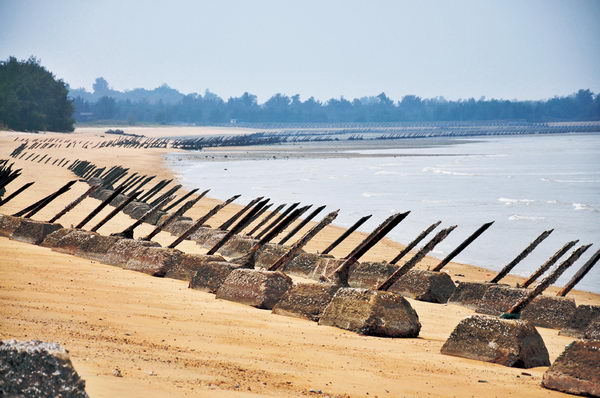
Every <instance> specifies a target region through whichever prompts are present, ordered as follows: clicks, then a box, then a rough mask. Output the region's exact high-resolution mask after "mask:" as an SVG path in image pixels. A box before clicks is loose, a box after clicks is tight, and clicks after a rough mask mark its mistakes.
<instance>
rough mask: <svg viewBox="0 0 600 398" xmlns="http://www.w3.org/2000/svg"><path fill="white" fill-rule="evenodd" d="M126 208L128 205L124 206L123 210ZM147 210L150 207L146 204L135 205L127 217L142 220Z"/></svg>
mask: <svg viewBox="0 0 600 398" xmlns="http://www.w3.org/2000/svg"><path fill="white" fill-rule="evenodd" d="M132 203H135V202H132ZM128 206H129V205H127V206H125V208H127V207H128ZM148 210H150V206H148V205H147V204H145V203H137V205H136V206H135V207H133V208H132V209H131V213H129V216H130V217H131V218H134V219H136V220H139V219H140V218H142V217H143V216H144V214H146V213H147V212H148ZM126 214H127V213H126Z"/></svg>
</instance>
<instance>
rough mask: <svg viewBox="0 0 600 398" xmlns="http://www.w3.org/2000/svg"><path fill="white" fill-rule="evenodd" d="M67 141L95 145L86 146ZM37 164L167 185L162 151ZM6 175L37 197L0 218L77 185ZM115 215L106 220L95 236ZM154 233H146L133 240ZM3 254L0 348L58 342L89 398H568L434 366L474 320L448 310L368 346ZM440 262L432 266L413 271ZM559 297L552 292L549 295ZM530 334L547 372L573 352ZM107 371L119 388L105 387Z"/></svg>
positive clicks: (164, 283) (497, 371)
mask: <svg viewBox="0 0 600 398" xmlns="http://www.w3.org/2000/svg"><path fill="white" fill-rule="evenodd" d="M64 136H66V137H67V138H71V139H74V138H76V139H80V138H81V139H84V137H85V139H90V140H92V139H99V137H98V136H94V135H80V134H78V135H77V136H73V135H64ZM30 137H31V138H32V139H34V138H45V137H44V136H30ZM13 139H14V135H13V136H6V135H0V158H8V159H10V160H11V161H12V160H13V158H9V157H8V156H7V155H8V154H9V153H10V152H11V151H12V150H13V149H14V148H15V147H16V146H17V145H18V144H17V143H16V142H13ZM43 151H44V150H39V152H40V153H42V152H43ZM45 152H47V153H50V154H51V156H53V157H54V156H57V154H60V157H64V156H68V157H69V158H70V159H75V158H80V159H86V160H90V161H92V162H94V163H96V164H97V165H99V166H105V165H106V166H111V165H114V164H123V165H125V166H126V167H129V168H130V169H131V171H139V172H143V173H144V174H150V173H149V170H152V173H151V174H157V175H158V177H157V179H159V178H160V179H162V178H173V177H176V175H175V173H174V172H173V171H172V170H170V169H169V168H168V167H167V166H168V165H167V164H166V162H165V161H164V160H163V155H164V154H166V153H168V152H173V151H172V150H170V149H169V150H163V149H126V148H102V149H97V150H91V149H90V150H83V149H81V148H79V147H77V148H75V149H71V148H69V149H66V150H62V149H59V150H53V149H49V150H46V151H45ZM15 166H17V167H23V175H22V176H21V177H20V178H19V179H18V180H17V182H15V183H13V184H14V185H13V184H11V186H9V190H8V192H12V190H14V189H15V187H18V186H20V185H22V184H23V183H25V182H27V181H33V180H35V181H37V182H36V185H34V187H35V188H32V189H30V190H28V191H26V192H25V193H23V194H22V195H21V196H19V197H18V198H16V199H15V200H14V202H11V203H9V204H7V205H6V206H4V207H3V208H0V212H2V213H5V214H12V213H14V212H15V211H17V210H20V209H21V208H23V207H24V206H26V205H29V204H31V203H32V202H33V201H35V200H36V199H39V198H40V197H42V196H44V195H47V194H48V193H50V192H52V191H53V190H55V189H56V188H58V187H59V186H60V185H62V184H64V182H66V181H67V180H70V179H73V174H72V173H71V172H69V171H68V170H66V169H63V168H57V167H51V166H49V165H43V164H38V163H32V162H31V161H24V160H23V159H21V160H17V161H15ZM208 188H209V187H206V189H208ZM86 189H87V184H85V183H81V182H78V183H76V184H75V185H74V188H73V189H72V190H71V191H70V192H69V193H68V194H66V195H65V196H64V197H62V198H61V199H60V200H57V201H56V203H52V204H51V205H49V206H48V208H45V209H44V210H42V211H41V212H40V213H38V214H36V216H34V219H40V220H45V219H48V218H49V217H50V216H51V215H52V214H54V213H56V212H57V211H59V210H60V209H62V207H64V205H65V204H66V203H68V202H69V201H70V200H72V199H73V198H75V197H77V195H79V194H80V193H82V192H84V191H85V190H86ZM241 193H242V194H244V192H241ZM209 195H210V193H209ZM245 199H247V200H250V199H251V198H250V197H249V196H248V197H247V198H245ZM217 202H219V200H216V199H213V198H208V197H207V198H204V199H202V200H201V201H200V202H198V203H197V205H196V206H195V207H194V208H193V209H192V210H191V211H190V212H189V216H191V217H193V218H197V217H199V216H200V215H202V214H204V213H205V212H206V210H207V209H208V208H211V207H212V206H214V205H215V204H216V203H217ZM97 203H98V201H96V200H94V199H90V198H87V199H85V200H84V201H83V202H82V204H81V205H80V206H78V207H76V208H75V209H74V210H73V211H72V212H70V213H68V214H67V215H66V216H65V217H64V219H61V220H60V222H61V224H63V225H64V226H68V225H71V224H75V223H77V222H78V221H80V220H81V219H82V217H83V216H84V215H85V214H86V211H89V210H90V209H91V208H93V206H94V205H95V204H97ZM240 208H241V207H240V205H239V204H237V205H234V204H232V205H230V206H228V207H226V208H225V209H224V210H223V212H222V214H221V213H219V214H218V215H217V216H216V217H215V219H214V220H211V222H209V224H211V225H213V226H214V225H218V224H219V223H220V222H222V221H224V220H225V219H226V218H228V217H229V216H231V215H232V214H233V213H234V212H235V211H236V210H237V209H240ZM110 210H112V209H105V210H104V211H103V212H102V213H100V214H99V215H98V216H97V217H95V218H94V220H93V221H92V223H91V224H90V225H92V224H93V223H94V222H95V221H96V220H98V219H100V218H101V217H103V216H104V215H105V214H107V213H108V212H109V211H110ZM131 222H132V219H130V218H129V217H128V216H126V215H124V214H119V215H117V217H115V219H114V220H112V221H111V222H109V223H108V224H106V225H105V226H103V227H102V228H101V229H100V230H99V232H100V233H102V234H103V235H106V234H109V233H112V232H118V231H120V230H122V229H123V228H125V227H126V226H128V225H129V224H130V223H131ZM309 225H314V224H313V223H312V222H311V223H309ZM305 228H307V227H305ZM151 229H152V228H151V227H150V226H149V225H147V224H144V225H142V226H141V227H140V228H139V232H138V230H136V232H138V233H139V234H143V233H147V232H149V231H150V230H151ZM342 231H343V228H341V227H336V226H330V227H328V228H327V229H326V230H324V231H322V232H321V233H320V234H319V235H317V237H316V238H315V240H314V241H312V242H311V243H310V244H309V245H308V247H307V248H306V249H307V251H315V250H322V249H323V248H324V247H325V246H326V245H327V244H328V243H330V242H331V241H332V240H333V239H335V238H336V237H337V236H338V235H339V234H340V233H341V232H342ZM364 236H366V234H365V233H355V234H352V236H351V238H349V239H348V241H346V242H344V243H343V244H342V245H341V246H340V247H339V248H337V249H336V250H335V251H334V252H333V254H334V255H335V256H336V257H339V256H340V255H343V254H345V253H347V252H348V251H349V250H351V249H352V248H353V247H354V246H355V245H356V244H358V243H359V242H360V241H361V240H362V238H363V237H364ZM173 239H174V237H173V236H171V235H170V234H167V233H164V232H161V233H160V234H159V235H157V238H156V239H155V240H156V241H157V242H159V243H160V244H161V245H163V246H164V245H165V244H168V243H170V242H171V241H172V240H173ZM402 247H403V245H401V244H400V243H398V242H394V241H391V240H389V239H385V240H384V241H382V242H380V243H379V244H378V245H377V246H375V247H374V248H373V249H372V250H371V251H370V252H369V253H368V255H367V256H365V258H364V260H373V261H378V260H384V259H386V260H389V259H390V258H392V257H393V255H395V254H397V253H398V251H399V250H400V249H401V248H402ZM180 249H181V250H182V251H184V252H190V253H202V252H205V250H203V249H202V248H200V247H199V246H197V245H196V244H195V243H194V242H192V241H185V242H184V243H183V244H182V245H181V247H180ZM0 252H2V253H3V255H2V256H0V286H2V287H1V288H0V316H2V319H4V320H5V321H4V322H1V323H0V338H2V339H7V338H17V339H23V340H27V339H32V338H36V339H41V340H49V341H57V342H59V343H61V344H62V345H63V346H65V348H67V349H68V350H69V351H70V353H71V358H72V361H73V363H74V365H75V368H76V369H77V370H78V372H79V373H80V375H81V376H82V377H83V378H84V379H85V380H86V381H87V391H88V393H89V394H90V396H91V397H95V398H97V397H111V396H124V395H127V396H132V397H151V398H152V397H160V396H165V395H169V396H174V397H189V396H211V397H212V396H216V397H220V396H223V397H224V396H228V397H229V396H234V397H235V396H239V397H249V396H265V395H269V396H302V395H306V396H312V395H314V393H311V392H310V390H311V389H312V390H315V391H316V390H322V391H323V394H324V395H327V396H331V397H340V398H341V397H364V396H366V395H367V393H368V394H369V396H379V397H394V396H416V395H425V394H427V393H430V394H431V395H432V396H437V397H444V398H446V397H448V398H449V397H452V396H464V395H467V394H471V395H475V396H494V395H497V396H506V395H509V394H519V395H520V396H524V397H547V396H548V397H554V396H556V397H560V396H564V395H563V394H561V393H558V392H555V391H550V390H546V389H543V388H542V387H541V386H540V385H539V383H540V381H541V377H542V374H543V373H544V371H545V370H546V369H547V368H546V367H539V368H533V369H528V370H526V372H527V373H528V374H530V375H531V376H525V375H523V374H522V371H523V369H516V368H506V367H503V366H499V365H493V364H490V363H486V362H478V361H472V360H467V359H464V358H456V357H448V356H444V355H441V354H440V353H439V348H440V347H441V345H442V344H443V342H444V341H445V339H446V338H447V337H448V335H449V333H450V332H451V331H452V329H453V328H454V327H455V326H456V324H457V323H458V322H459V321H460V320H461V319H462V318H464V317H466V316H468V315H471V314H472V313H473V311H471V310H469V309H466V308H464V307H460V306H457V305H452V304H432V303H425V302H419V301H415V300H412V299H408V300H409V302H410V303H411V305H413V306H414V308H415V309H416V311H417V313H418V314H419V318H420V321H421V323H422V325H423V329H422V331H421V334H420V336H419V338H417V339H385V338H376V337H366V336H360V335H357V334H354V333H351V332H346V331H343V330H340V329H336V328H331V327H325V326H319V325H317V324H315V323H313V322H309V321H306V320H302V319H298V318H288V317H283V316H278V315H273V314H271V313H270V312H268V311H263V310H258V309H255V308H251V307H247V306H243V305H240V304H236V303H232V302H227V301H222V300H216V299H215V298H214V296H213V295H210V294H207V293H203V292H199V291H195V290H191V289H188V288H187V283H185V282H183V281H178V280H171V279H164V278H153V277H150V276H147V275H144V274H140V273H136V272H131V271H126V270H123V269H120V268H117V267H111V266H108V265H104V264H100V263H97V262H94V261H90V260H85V259H81V258H77V257H73V256H69V255H65V254H61V253H57V252H53V251H51V250H50V249H47V248H43V247H39V246H32V245H29V244H25V243H21V242H16V241H11V240H8V239H7V238H0ZM436 261H438V260H437V259H433V258H432V257H427V258H426V259H424V260H423V262H422V263H420V264H419V266H418V267H417V268H419V269H423V268H426V267H428V266H431V265H432V264H433V263H435V262H436ZM445 270H446V271H447V272H448V273H450V275H451V276H452V279H453V280H460V281H482V280H484V279H489V277H490V276H491V275H493V272H492V271H489V270H486V269H482V268H480V267H477V266H473V265H467V264H460V263H451V264H449V265H448V267H447V269H445ZM459 275H464V276H459ZM523 279H524V278H520V277H517V276H514V275H509V276H508V277H507V278H506V279H505V280H504V281H505V282H506V283H510V284H511V285H514V284H515V283H516V282H518V281H522V280H523ZM556 291H557V288H556V287H551V288H550V289H549V290H548V293H549V294H555V292H556ZM569 297H572V298H574V299H575V300H576V301H577V303H578V304H595V305H599V304H600V295H598V294H595V293H590V292H584V291H579V290H573V292H572V293H570V294H569ZM538 330H539V332H540V334H541V335H542V337H543V339H544V341H545V343H546V345H547V347H548V351H549V352H550V358H551V360H554V359H556V357H557V356H558V355H559V354H560V353H561V352H562V350H563V348H564V346H565V345H566V344H569V343H570V342H571V341H573V340H574V339H573V338H570V337H566V336H559V335H558V331H556V330H551V329H545V328H538ZM283 353H285V355H283ZM115 367H118V368H119V369H120V370H121V372H122V373H123V375H124V377H122V378H117V377H114V376H112V372H113V370H114V369H115ZM480 380H485V382H480Z"/></svg>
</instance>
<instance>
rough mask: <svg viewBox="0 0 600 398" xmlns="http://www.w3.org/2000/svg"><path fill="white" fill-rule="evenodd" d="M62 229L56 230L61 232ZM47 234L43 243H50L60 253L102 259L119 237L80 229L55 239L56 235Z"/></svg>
mask: <svg viewBox="0 0 600 398" xmlns="http://www.w3.org/2000/svg"><path fill="white" fill-rule="evenodd" d="M63 230H64V229H62V230H59V231H56V232H55V233H54V234H56V233H57V232H60V233H62V231H63ZM54 234H52V235H53V236H52V237H51V236H49V237H48V238H50V239H45V240H44V242H42V244H43V245H49V243H50V242H53V243H52V249H53V250H54V251H57V252H61V253H68V254H71V255H74V256H80V257H84V258H89V259H92V260H98V261H102V259H103V258H104V256H105V255H106V253H107V252H108V251H109V250H110V248H111V247H112V246H113V245H114V244H115V243H117V242H118V241H119V240H120V239H121V238H118V237H116V236H104V235H100V234H99V233H96V232H90V231H84V230H80V229H71V230H70V232H69V233H66V234H64V235H63V236H62V238H60V239H58V240H56V239H55V238H56V236H54Z"/></svg>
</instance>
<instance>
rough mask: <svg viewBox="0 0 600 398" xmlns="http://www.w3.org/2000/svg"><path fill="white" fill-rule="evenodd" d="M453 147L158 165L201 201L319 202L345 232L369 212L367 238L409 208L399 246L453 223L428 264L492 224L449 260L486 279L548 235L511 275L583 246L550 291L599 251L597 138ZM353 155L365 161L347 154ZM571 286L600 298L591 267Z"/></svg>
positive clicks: (518, 139)
mask: <svg viewBox="0 0 600 398" xmlns="http://www.w3.org/2000/svg"><path fill="white" fill-rule="evenodd" d="M424 140H426V139H424ZM453 142H454V144H448V145H445V146H442V147H429V148H427V147H425V148H415V147H414V146H413V147H405V148H396V149H376V150H372V149H360V148H358V149H356V150H351V151H349V152H348V155H349V157H347V158H344V157H341V158H340V157H335V158H330V157H323V158H319V156H316V157H311V158H305V159H293V158H292V159H281V158H277V159H272V158H270V159H258V160H230V161H226V162H220V161H217V162H215V161H211V162H208V161H201V160H199V159H198V158H189V160H187V159H186V157H183V158H181V157H180V158H179V159H178V160H179V161H175V159H174V157H173V154H172V155H170V156H168V160H169V161H170V164H171V167H173V168H174V169H175V171H176V172H177V173H178V174H179V175H180V176H181V179H182V182H183V184H184V185H185V186H186V187H187V188H188V189H190V188H194V187H200V188H202V189H206V188H211V192H210V195H211V196H212V197H216V198H220V199H225V198H228V197H230V196H232V195H234V194H237V193H241V194H243V195H244V197H245V199H246V202H247V201H249V200H250V199H252V198H253V197H256V196H265V197H269V198H271V199H272V201H273V202H275V203H277V204H278V203H283V202H286V203H288V204H289V203H292V202H302V203H303V204H309V203H312V204H314V207H316V206H319V205H322V204H325V205H327V209H326V210H329V211H331V210H334V209H338V208H339V209H341V211H340V215H339V216H338V218H337V219H336V221H335V224H337V225H340V226H345V227H348V226H350V225H352V224H353V223H354V222H355V221H356V220H357V219H358V218H360V217H361V216H364V215H367V214H372V215H373V217H372V218H371V219H370V220H369V222H367V223H366V224H364V225H363V226H362V227H361V230H363V231H367V232H368V231H371V230H372V229H373V228H374V227H375V226H377V225H378V224H379V223H380V222H381V221H383V220H384V219H385V218H386V217H388V216H389V215H390V214H392V213H395V212H400V211H407V210H410V211H411V213H410V215H409V216H408V217H407V218H406V219H405V220H404V221H403V222H402V223H401V224H399V225H398V226H397V227H396V228H395V229H394V230H393V231H392V232H390V233H389V235H388V237H390V238H392V239H394V240H396V241H399V242H402V243H405V244H406V243H408V242H410V241H411V240H412V239H414V237H415V236H416V235H417V234H418V233H419V232H420V231H422V230H423V229H425V228H426V227H427V226H428V225H430V224H431V223H433V222H435V221H437V220H441V221H442V226H440V227H438V230H439V229H440V228H442V227H444V226H450V225H454V224H456V225H458V228H457V229H456V230H455V231H454V232H452V234H450V236H449V237H448V238H447V239H446V240H444V241H443V242H442V243H441V244H439V245H438V246H437V247H436V248H435V250H434V251H433V252H432V253H431V254H432V255H433V256H435V257H438V258H443V257H444V256H445V255H446V254H448V253H449V252H450V251H451V250H452V249H453V248H455V247H456V246H457V245H458V244H459V243H460V242H462V240H464V239H465V238H466V237H467V236H468V235H470V234H471V233H472V232H473V231H475V230H476V229H477V228H478V227H479V226H480V225H481V224H483V223H485V222H488V221H495V223H494V225H492V227H491V228H490V229H488V230H487V231H486V232H485V233H484V234H483V235H482V236H481V237H480V238H479V239H477V240H476V241H475V242H474V243H473V244H471V246H469V247H468V248H467V249H466V250H464V251H463V252H462V253H461V254H460V255H459V256H458V257H457V258H455V259H454V261H458V262H463V263H468V264H474V265H478V266H482V267H485V268H488V269H491V270H494V271H498V270H499V269H500V268H502V267H503V266H504V265H505V264H507V263H508V262H510V261H511V260H512V259H513V258H514V257H515V256H517V255H518V254H519V253H520V251H522V250H523V249H524V248H525V247H526V246H527V245H528V244H529V243H530V242H531V241H532V240H533V239H535V238H536V237H537V236H538V235H539V234H540V233H541V232H542V231H544V230H547V229H551V228H554V229H555V230H554V232H553V233H552V234H551V235H550V237H548V238H547V239H546V240H545V241H543V242H542V243H541V244H540V245H539V246H538V248H537V249H536V250H535V251H534V252H533V253H532V254H531V255H529V256H528V257H527V258H526V259H525V260H524V261H523V262H521V263H520V264H519V265H518V266H517V267H516V268H515V269H514V270H513V271H512V272H513V273H516V274H518V275H522V276H527V275H529V274H530V273H531V272H532V271H533V270H535V269H536V268H537V267H538V266H539V265H540V264H542V263H543V262H544V261H545V260H546V259H547V258H548V257H550V256H551V255H552V254H553V253H554V252H556V251H557V250H558V249H559V248H560V247H562V245H564V244H565V243H566V242H568V241H570V240H574V239H579V240H580V241H579V244H586V243H593V244H594V245H593V246H592V247H591V248H590V249H588V251H587V252H586V253H585V254H584V255H583V256H582V257H581V258H580V260H579V261H578V262H577V263H575V265H574V266H572V267H571V268H572V269H570V270H568V271H567V272H565V274H564V275H563V276H562V277H561V278H560V279H559V281H558V283H557V284H558V285H561V284H564V283H565V282H566V281H567V280H568V278H570V277H571V276H572V275H573V274H574V273H575V271H576V270H577V269H578V268H579V267H580V266H581V265H582V264H583V263H584V262H585V261H587V260H588V258H590V257H591V255H592V254H593V253H594V252H595V251H596V250H598V249H599V248H600V134H587V135H586V134H562V135H540V136H532V135H527V136H509V137H495V138H485V139H483V140H477V141H470V140H460V139H457V140H454V141H453ZM357 152H358V153H361V154H362V155H363V156H365V155H366V156H365V157H360V158H357V157H352V156H350V155H351V154H352V153H357ZM370 155H372V156H373V157H371V156H370ZM381 155H387V156H389V157H381ZM375 156H378V157H375ZM192 159H193V160H192ZM242 203H243V201H242ZM324 214H325V212H323V215H324ZM434 233H435V231H434ZM434 233H432V234H431V235H430V237H432V236H433V235H434ZM426 241H427V240H425V241H424V242H426ZM375 250H376V248H375ZM564 258H566V256H565V257H564ZM564 258H563V259H564ZM577 288H579V289H584V290H589V291H594V292H600V265H597V267H596V268H595V269H593V270H592V271H591V272H590V273H589V274H588V275H587V276H586V277H585V278H584V279H583V280H582V281H581V282H580V284H579V285H578V286H577Z"/></svg>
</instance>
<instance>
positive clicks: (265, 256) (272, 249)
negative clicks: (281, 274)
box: [240, 243, 289, 268]
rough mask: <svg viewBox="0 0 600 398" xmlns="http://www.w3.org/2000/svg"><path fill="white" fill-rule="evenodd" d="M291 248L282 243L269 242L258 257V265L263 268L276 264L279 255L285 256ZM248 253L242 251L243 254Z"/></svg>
mask: <svg viewBox="0 0 600 398" xmlns="http://www.w3.org/2000/svg"><path fill="white" fill-rule="evenodd" d="M288 250H289V248H288V247H285V246H282V245H275V244H272V243H269V244H267V245H265V246H264V247H263V249H262V250H261V251H260V252H259V253H258V256H257V257H256V266H257V267H262V268H268V267H270V266H271V265H273V264H275V261H277V260H279V257H281V256H283V255H284V254H285V253H287V251H288ZM243 254H246V253H240V255H243Z"/></svg>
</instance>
